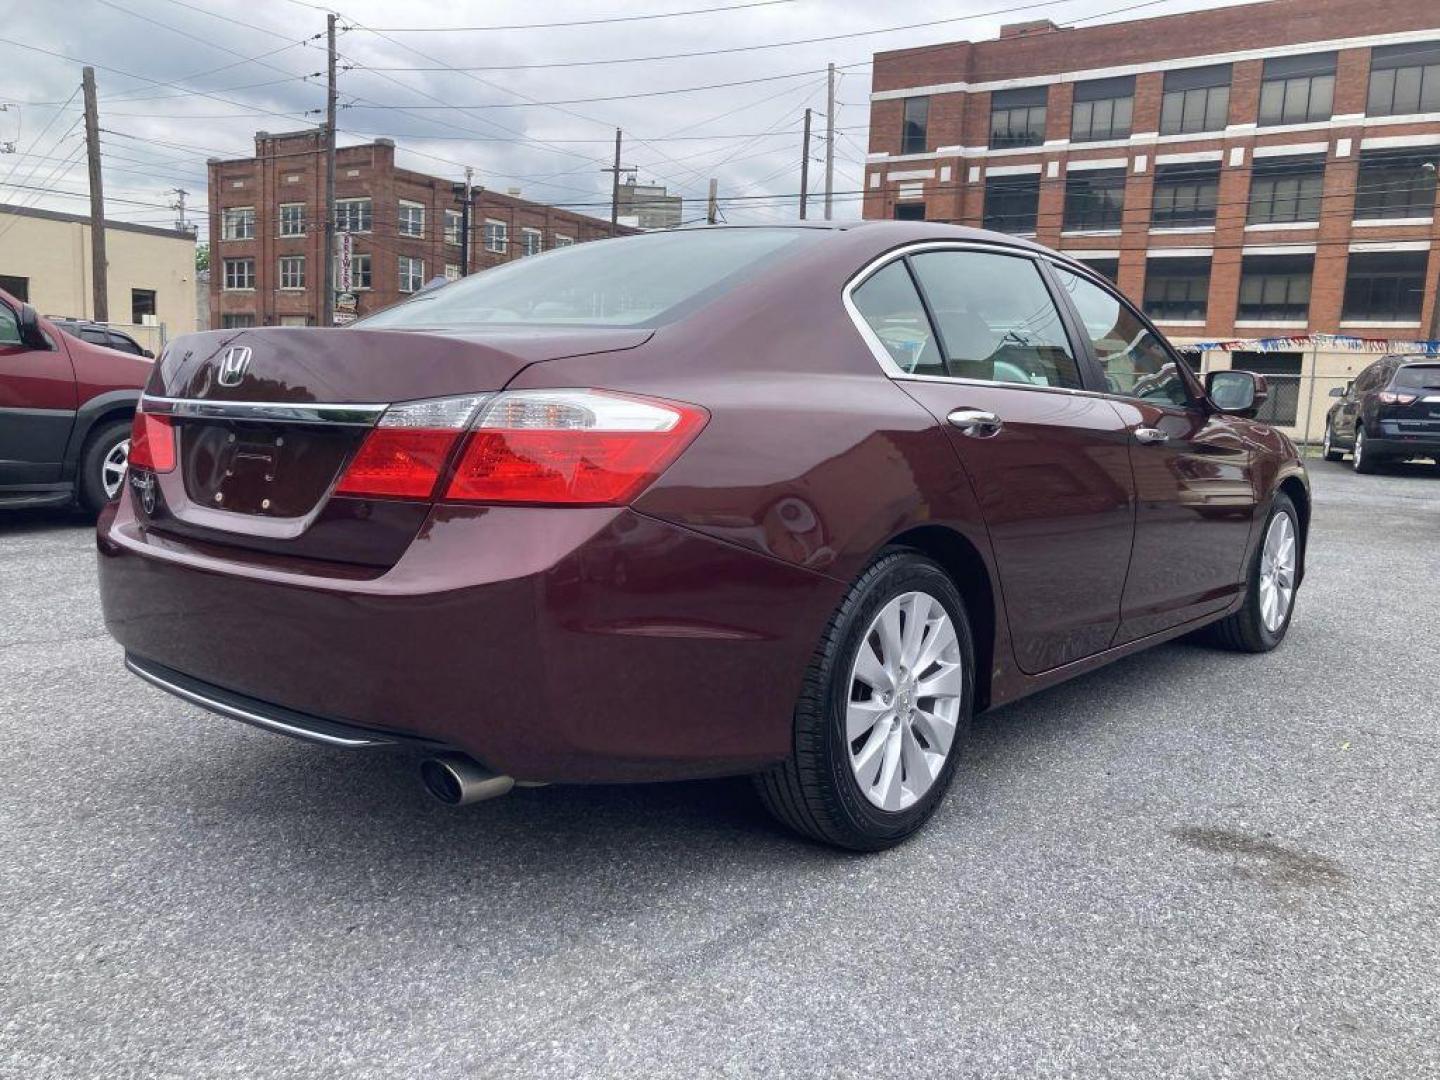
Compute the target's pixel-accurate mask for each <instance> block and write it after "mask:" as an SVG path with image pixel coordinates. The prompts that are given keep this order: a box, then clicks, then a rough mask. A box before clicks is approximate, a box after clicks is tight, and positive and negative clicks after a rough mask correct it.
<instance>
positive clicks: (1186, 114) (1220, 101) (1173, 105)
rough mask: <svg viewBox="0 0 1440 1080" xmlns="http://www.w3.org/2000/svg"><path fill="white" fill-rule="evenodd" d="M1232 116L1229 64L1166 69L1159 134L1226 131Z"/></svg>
mask: <svg viewBox="0 0 1440 1080" xmlns="http://www.w3.org/2000/svg"><path fill="white" fill-rule="evenodd" d="M1229 118H1230V65H1229V64H1214V65H1212V66H1210V67H1202V68H1182V69H1180V70H1179V71H1167V72H1166V73H1165V94H1164V97H1162V98H1161V99H1160V134H1161V135H1192V134H1194V133H1195V132H1197V131H1223V130H1224V129H1225V125H1226V123H1227V122H1228V121H1229Z"/></svg>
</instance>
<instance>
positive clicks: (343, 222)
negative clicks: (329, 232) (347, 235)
mask: <svg viewBox="0 0 1440 1080" xmlns="http://www.w3.org/2000/svg"><path fill="white" fill-rule="evenodd" d="M372 216H373V215H372V212H371V202H370V200H369V199H336V200H335V230H336V231H337V232H354V233H364V232H369V231H370V225H371V219H372Z"/></svg>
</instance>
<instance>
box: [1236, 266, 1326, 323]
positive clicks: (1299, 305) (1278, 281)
mask: <svg viewBox="0 0 1440 1080" xmlns="http://www.w3.org/2000/svg"><path fill="white" fill-rule="evenodd" d="M1314 266H1315V256H1313V255H1246V256H1245V257H1244V259H1243V260H1241V264H1240V311H1239V317H1240V318H1241V319H1244V320H1246V321H1250V322H1271V323H1274V322H1304V321H1305V320H1306V319H1307V318H1309V316H1310V278H1311V275H1312V273H1313V271H1314Z"/></svg>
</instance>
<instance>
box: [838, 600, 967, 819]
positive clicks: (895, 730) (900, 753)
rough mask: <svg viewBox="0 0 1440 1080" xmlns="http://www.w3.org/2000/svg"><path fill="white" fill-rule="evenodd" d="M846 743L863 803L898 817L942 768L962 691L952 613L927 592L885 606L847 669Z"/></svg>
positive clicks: (960, 666) (928, 787)
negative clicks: (848, 675) (868, 803)
mask: <svg viewBox="0 0 1440 1080" xmlns="http://www.w3.org/2000/svg"><path fill="white" fill-rule="evenodd" d="M848 686H849V695H848V698H847V701H846V706H845V738H846V741H847V743H848V744H849V749H850V768H851V771H852V772H853V773H854V775H855V780H856V782H857V783H858V784H859V785H860V790H861V791H862V792H863V793H864V795H865V798H866V799H868V800H869V801H870V802H871V803H872V804H874V805H875V806H877V807H879V808H880V809H881V810H887V811H890V812H896V811H900V810H905V809H907V808H909V807H911V806H913V805H914V804H915V803H916V802H917V801H918V800H920V799H921V798H923V797H924V795H925V793H926V792H927V791H929V790H930V788H931V786H932V785H933V784H934V783H935V780H936V778H937V777H938V776H939V775H940V773H941V771H942V770H943V769H944V767H945V761H946V758H948V757H949V755H950V748H951V746H952V744H953V743H954V740H955V732H956V726H957V724H958V722H959V718H960V707H961V703H962V696H963V691H964V688H965V674H964V668H963V667H962V664H961V654H960V642H959V638H958V637H957V636H956V633H955V624H954V623H953V622H952V621H951V618H950V613H949V612H948V611H947V610H946V608H945V606H944V605H943V604H942V603H940V601H939V600H937V599H936V598H935V597H933V596H931V595H930V594H929V593H925V592H907V593H902V594H901V595H899V596H896V597H894V598H893V599H891V600H890V601H889V602H888V603H886V604H885V606H884V607H882V608H881V609H880V611H879V613H878V614H877V615H876V616H875V618H874V620H873V621H872V622H871V623H870V626H869V628H868V629H867V630H866V631H865V635H864V637H862V638H861V639H860V648H859V650H858V652H857V654H856V657H855V662H854V664H853V665H852V666H851V669H850V681H849V684H848Z"/></svg>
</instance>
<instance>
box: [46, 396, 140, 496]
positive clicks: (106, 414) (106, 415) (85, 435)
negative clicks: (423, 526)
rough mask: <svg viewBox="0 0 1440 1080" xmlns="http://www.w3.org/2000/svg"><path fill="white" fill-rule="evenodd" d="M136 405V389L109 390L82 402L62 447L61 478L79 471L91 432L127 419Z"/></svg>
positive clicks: (137, 403)
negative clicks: (63, 463)
mask: <svg viewBox="0 0 1440 1080" xmlns="http://www.w3.org/2000/svg"><path fill="white" fill-rule="evenodd" d="M139 404H140V391H139V390H111V391H109V392H108V393H104V394H97V395H96V396H95V397H93V398H91V399H90V400H89V401H87V402H85V404H83V405H81V406H80V408H79V410H78V411H77V412H76V414H75V426H74V427H72V428H71V429H70V441H69V443H67V444H66V446H65V467H64V470H63V476H64V478H65V479H67V480H74V479H75V478H76V477H77V475H78V474H79V471H80V457H81V455H82V454H83V453H84V452H85V445H86V443H88V442H89V441H90V436H91V435H92V434H94V433H95V432H96V431H97V430H98V429H99V428H100V427H101V426H102V425H104V424H108V423H110V422H112V421H115V420H129V419H130V418H131V417H132V416H134V415H135V409H136V407H137V406H138V405H139Z"/></svg>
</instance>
